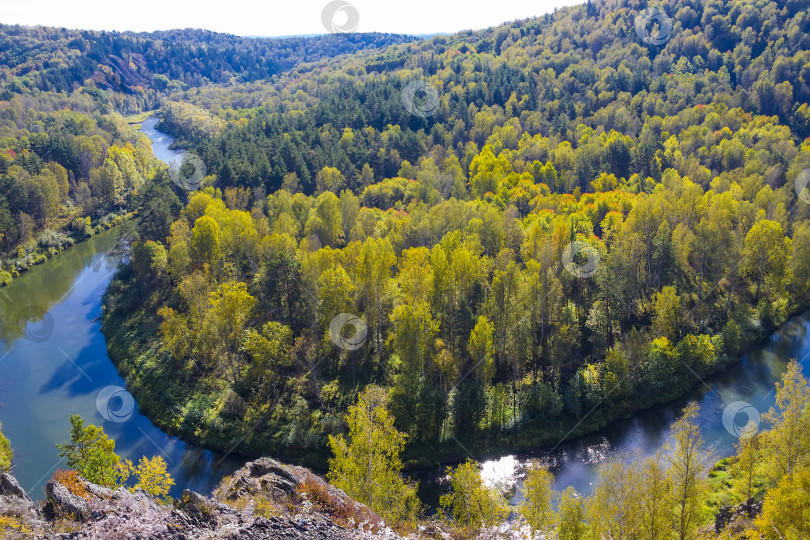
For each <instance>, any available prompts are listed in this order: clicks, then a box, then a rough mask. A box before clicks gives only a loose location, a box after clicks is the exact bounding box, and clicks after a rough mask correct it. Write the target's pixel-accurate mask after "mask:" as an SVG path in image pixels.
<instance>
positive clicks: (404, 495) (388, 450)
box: [327, 386, 420, 521]
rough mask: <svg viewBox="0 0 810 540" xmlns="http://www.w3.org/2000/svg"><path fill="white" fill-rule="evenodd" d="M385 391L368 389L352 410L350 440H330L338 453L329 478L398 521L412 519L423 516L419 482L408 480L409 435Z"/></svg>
mask: <svg viewBox="0 0 810 540" xmlns="http://www.w3.org/2000/svg"><path fill="white" fill-rule="evenodd" d="M386 402H387V397H386V394H385V391H384V390H383V389H382V388H380V387H378V386H368V387H366V389H365V390H363V392H362V393H361V394H360V396H359V397H358V398H357V403H356V404H355V405H353V406H351V407H349V414H348V415H347V418H346V419H347V422H348V424H349V435H348V439H345V438H344V437H343V435H338V436H337V437H335V436H332V435H330V436H329V447H330V448H331V449H332V453H333V454H334V457H333V458H330V459H329V473H328V474H327V478H328V480H329V481H330V482H331V483H332V484H334V485H335V486H336V487H338V488H340V489H342V490H344V491H345V492H346V493H348V494H350V495H351V496H352V497H354V498H355V499H357V500H358V501H360V502H362V503H363V504H366V505H368V506H369V507H370V508H371V509H372V510H374V511H375V512H377V513H378V514H380V515H381V516H383V517H384V518H385V519H388V520H393V521H411V520H413V519H415V518H416V517H417V515H418V514H419V512H420V504H419V499H418V497H417V496H416V488H417V486H416V484H413V483H411V482H407V481H405V480H404V479H403V478H402V474H401V471H402V462H401V461H400V454H401V453H402V449H403V448H404V446H405V435H403V434H402V433H400V432H398V431H397V430H396V428H395V427H394V418H393V417H392V416H391V415H390V413H389V412H388V408H387V403H386Z"/></svg>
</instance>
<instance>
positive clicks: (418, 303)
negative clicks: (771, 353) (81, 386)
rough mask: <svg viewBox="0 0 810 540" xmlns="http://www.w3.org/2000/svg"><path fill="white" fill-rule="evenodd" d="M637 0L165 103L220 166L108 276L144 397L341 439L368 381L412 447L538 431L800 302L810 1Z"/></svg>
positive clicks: (240, 435) (293, 433) (199, 428)
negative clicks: (661, 17)
mask: <svg viewBox="0 0 810 540" xmlns="http://www.w3.org/2000/svg"><path fill="white" fill-rule="evenodd" d="M637 7H638V6H636V5H635V4H632V5H626V4H596V3H591V4H587V5H583V6H579V7H575V8H570V9H565V10H560V11H558V12H557V13H556V14H554V15H550V16H547V17H545V18H541V19H536V20H530V21H525V22H520V23H514V24H510V25H506V26H503V27H498V28H495V29H489V30H485V31H481V32H475V33H462V34H460V35H455V36H451V37H437V38H434V39H432V40H429V41H423V42H417V43H413V44H406V45H398V46H394V47H393V48H391V49H389V50H387V51H385V52H384V53H383V54H381V56H380V57H379V58H377V59H375V57H372V58H370V59H365V58H361V59H354V58H347V59H345V61H344V62H342V63H338V65H336V66H335V67H334V68H332V69H330V70H325V71H324V70H316V71H315V72H311V73H304V72H299V71H295V70H294V71H293V72H292V73H290V74H289V75H288V76H287V75H285V76H281V77H280V78H279V80H278V82H277V83H276V84H275V86H274V85H270V88H268V89H266V90H265V94H264V95H265V96H267V101H266V103H264V104H259V105H255V106H252V107H248V108H241V109H235V108H234V107H232V106H231V105H232V104H233V103H234V102H238V101H239V100H241V99H243V97H244V94H242V93H241V91H240V89H239V87H234V88H231V89H211V90H210V91H208V92H201V93H200V94H199V96H197V97H196V98H190V101H191V103H182V104H181V103H177V104H174V103H172V102H170V103H169V104H167V105H166V106H165V107H164V111H165V114H166V116H165V117H164V119H163V122H164V124H166V125H167V126H168V127H169V128H171V129H172V131H173V132H175V133H177V134H179V135H180V136H182V137H184V139H185V140H186V141H187V142H189V143H190V144H192V145H193V146H194V148H195V149H196V150H197V152H198V153H199V155H200V156H201V157H202V159H203V161H204V162H205V163H206V164H207V166H208V170H209V173H211V174H210V175H209V177H208V178H207V179H206V181H205V182H204V185H207V186H208V187H206V188H205V189H204V190H202V191H200V192H197V193H195V194H192V195H191V196H190V198H189V200H188V203H187V205H186V208H185V209H184V210H183V211H182V212H181V213H180V215H179V216H178V218H177V219H176V220H174V221H173V222H171V221H170V220H168V219H165V220H163V221H161V222H160V223H159V224H156V223H155V220H154V219H151V218H150V219H148V220H145V221H143V222H142V230H141V236H140V242H138V243H137V244H135V245H134V246H133V260H132V265H131V266H130V267H127V268H125V269H124V270H123V271H122V272H121V274H120V275H119V279H118V281H116V282H115V283H114V284H113V286H112V287H111V289H110V291H109V295H108V306H109V308H110V311H109V316H108V322H107V326H106V327H107V328H108V335H109V337H110V345H111V350H112V352H113V355H114V357H115V358H116V359H117V361H118V362H119V365H120V367H121V369H122V370H123V372H124V373H125V374H127V375H128V379H129V381H130V382H131V384H132V385H133V387H134V389H135V391H136V393H137V394H138V396H139V401H140V403H141V406H142V407H143V408H144V409H146V410H148V411H150V414H152V416H154V417H155V418H157V419H158V420H157V421H158V422H159V423H161V425H163V426H164V427H166V428H167V429H171V430H172V431H174V432H178V433H183V434H185V435H186V436H188V437H189V438H190V439H191V440H195V441H200V442H204V443H205V444H208V445H211V446H214V447H220V448H229V447H230V444H232V443H231V442H230V441H233V440H239V441H240V445H239V449H240V451H243V452H246V453H255V452H259V451H268V450H269V451H272V452H275V453H278V454H279V455H300V454H301V453H302V452H303V453H304V454H305V455H310V456H313V459H315V460H316V462H320V463H323V453H324V449H325V441H326V437H327V436H328V435H330V434H334V433H339V432H341V431H342V430H343V429H344V428H343V426H342V421H341V418H342V416H343V414H344V413H345V411H346V408H347V407H348V405H349V404H350V403H352V402H353V400H354V398H355V396H356V395H357V393H358V392H359V391H361V390H362V389H363V388H364V387H365V386H366V385H368V384H372V383H373V384H378V385H381V386H382V387H384V388H387V389H388V391H390V394H391V400H392V412H393V416H394V417H395V418H396V423H397V427H398V428H399V429H401V430H402V431H403V432H405V433H407V434H408V435H409V438H408V444H407V445H406V450H405V452H406V456H409V458H411V459H415V460H423V459H425V458H426V456H428V455H429V456H433V457H434V458H435V456H436V455H437V452H436V448H439V449H440V450H439V451H438V454H447V453H449V454H450V455H459V454H460V449H459V446H458V445H457V444H456V442H455V441H456V440H460V441H463V443H464V445H469V446H470V447H473V448H479V449H489V448H497V447H503V448H512V449H514V448H531V447H536V446H537V445H542V444H554V443H556V442H557V441H558V440H559V439H560V438H561V437H563V436H566V434H567V436H576V435H578V434H582V433H584V432H587V431H590V430H592V429H595V428H598V427H600V426H603V425H605V423H606V422H608V421H610V420H611V419H614V418H617V417H621V416H624V415H626V414H628V413H631V412H633V411H636V410H639V409H641V408H645V407H648V406H650V405H651V404H653V403H656V402H659V401H661V400H666V399H671V398H673V397H676V396H679V395H681V394H682V393H684V392H685V391H686V390H688V389H690V388H692V387H693V386H694V385H696V384H698V383H699V378H698V377H704V376H708V375H710V374H711V373H713V372H714V371H716V370H718V369H722V368H723V367H724V366H727V365H728V364H729V363H732V362H735V361H736V359H737V358H738V355H739V353H740V352H741V351H743V350H744V348H745V347H746V346H747V345H748V344H750V343H752V342H754V341H755V340H757V339H759V338H761V337H763V336H765V335H767V334H768V333H769V332H771V331H772V330H773V329H774V328H776V327H778V326H779V325H780V324H782V323H783V322H785V321H786V320H787V318H788V317H789V316H790V315H792V314H795V313H798V312H800V311H802V310H803V309H805V307H806V305H807V302H808V289H807V286H806V284H807V282H808V280H807V276H808V271H810V267H808V259H807V257H806V253H807V250H808V247H810V226H808V222H807V219H808V205H807V204H806V203H805V202H804V199H802V197H804V196H805V195H806V192H804V191H802V190H801V189H800V188H797V179H798V180H799V182H798V183H800V180H801V178H800V173H801V172H802V171H804V170H805V169H808V168H810V141H807V140H805V139H803V137H804V136H805V135H806V133H805V128H804V127H803V125H804V124H803V123H802V122H803V121H802V120H801V119H802V118H803V116H802V115H803V114H804V112H803V111H806V110H807V106H806V105H805V104H804V101H806V99H807V96H808V95H809V94H808V88H807V83H806V82H805V78H804V75H805V72H804V71H803V69H804V68H803V66H804V64H805V63H806V62H807V59H808V58H810V56H808V54H809V53H808V52H807V50H806V48H807V46H808V45H810V43H808V41H807V37H806V35H805V34H806V33H805V32H804V30H806V28H807V21H806V12H805V11H804V10H802V9H801V7H802V6H801V5H800V4H790V5H787V6H779V5H777V4H775V3H769V2H764V3H762V6H760V8H759V11H758V12H759V13H763V14H770V15H767V16H766V15H762V17H763V20H765V19H766V18H767V17H770V16H773V17H776V18H777V19H778V20H780V24H778V25H775V26H770V25H768V24H759V23H756V21H754V20H753V19H752V17H754V16H755V15H754V14H753V12H752V11H750V10H747V8H744V4H743V3H741V2H730V3H723V4H720V3H712V2H704V3H694V4H689V5H686V4H681V3H679V4H677V5H675V4H673V5H664V7H665V8H667V10H668V11H670V12H672V14H673V20H674V27H673V30H672V35H671V39H669V40H668V41H667V42H666V44H664V45H663V46H651V45H646V44H645V43H643V42H641V40H640V39H639V37H638V36H637V35H636V33H635V32H634V30H633V20H634V17H635V15H636V14H637ZM743 11H744V12H745V15H742V14H741V13H742V12H743ZM698 23H700V24H698ZM721 29H725V30H724V32H725V33H722V32H720V30H721ZM600 36H602V37H601V38H600ZM789 36H793V37H792V38H790V37H789ZM738 37H739V39H740V42H739V43H738V44H737V45H735V46H734V47H731V44H732V43H733V42H734V40H735V39H737V38H738ZM776 42H778V43H780V44H782V45H780V46H778V47H777V46H776V45H775V43H776ZM746 43H750V47H749V46H748V45H745V44H746ZM730 49H731V50H730ZM383 58H388V59H389V60H388V61H387V62H383V60H382V59H383ZM395 58H400V59H402V64H404V67H399V65H398V64H397V62H395V61H394V60H393V59H395ZM707 59H708V60H707ZM364 65H365V66H366V67H364ZM370 65H373V66H374V71H371V69H369V68H368V66H370ZM413 80H416V81H420V82H422V83H424V85H425V86H424V88H423V89H422V91H421V92H416V93H415V95H413V96H411V97H412V98H413V101H412V102H410V103H409V104H403V99H402V95H403V93H402V90H403V89H404V88H406V87H407V82H408V81H413ZM327 81H329V82H330V84H329V85H327V84H326V82H327ZM305 89H306V90H305ZM425 89H427V90H425ZM769 89H770V90H769ZM431 92H435V96H436V97H437V98H438V99H433V98H431V96H430V95H429V94H430V93H431ZM768 92H770V93H768ZM786 92H787V93H789V94H790V95H791V96H792V97H791V98H790V99H787V100H781V101H780V100H779V99H777V100H776V101H773V100H771V97H774V98H775V97H778V96H780V95H783V94H785V93H786ZM185 96H186V94H178V95H177V96H176V98H177V99H178V100H181V99H180V98H181V97H185ZM780 99H781V98H780ZM420 100H421V101H420ZM181 101H182V100H181ZM779 103H781V104H782V105H780V106H777V107H776V108H773V107H771V106H772V105H774V106H775V105H778V104H779ZM769 107H771V108H769ZM800 187H801V186H800ZM133 311H134V312H135V313H136V315H132V313H133ZM344 313H345V314H350V315H351V316H352V317H354V319H352V320H354V321H355V322H354V323H352V324H347V325H345V326H346V331H347V332H349V333H351V331H352V328H354V329H355V330H356V329H357V328H360V329H361V333H363V332H364V333H363V334H362V336H361V337H360V338H358V339H359V340H360V341H361V342H362V343H361V346H360V347H359V348H357V349H356V350H355V349H351V350H347V349H346V347H341V346H340V345H341V339H342V338H340V337H339V336H338V339H336V338H335V335H334V333H335V328H334V324H337V323H334V324H333V322H334V321H335V320H339V321H342V322H340V324H339V325H338V326H340V325H343V324H344V323H346V321H344V320H343V319H336V318H337V317H339V316H341V314H344ZM358 335H360V334H358ZM135 336H138V337H137V338H136V337H135ZM336 342H337V344H336ZM588 411H593V412H592V413H590V414H587V415H585V413H587V412H588ZM583 416H584V417H583ZM254 426H256V427H255V428H254Z"/></svg>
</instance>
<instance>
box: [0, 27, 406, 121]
mask: <svg viewBox="0 0 810 540" xmlns="http://www.w3.org/2000/svg"><path fill="white" fill-rule="evenodd" d="M414 39H416V38H413V37H411V36H404V35H395V34H379V33H366V34H328V35H324V36H320V37H313V38H304V37H290V38H285V39H266V38H246V37H239V36H233V35H229V34H221V33H217V32H210V31H204V30H192V29H186V30H169V31H160V32H144V33H136V32H99V31H91V30H69V29H66V28H50V27H42V26H38V27H25V26H19V25H14V26H12V25H6V24H0V66H2V69H1V70H0V87H2V90H0V93H1V94H2V95H0V97H2V99H10V97H11V96H13V95H14V94H37V93H39V92H67V93H70V92H72V91H74V90H77V89H79V88H82V87H89V88H90V89H91V91H92V92H94V93H98V94H102V95H105V93H109V92H112V93H113V94H117V103H116V105H117V106H118V111H119V112H122V113H125V114H131V113H134V112H139V111H140V110H145V109H149V108H154V107H155V106H158V105H159V104H160V102H161V101H162V99H163V98H164V97H165V96H166V95H168V94H170V93H172V92H176V91H178V90H181V89H187V88H193V87H200V86H203V85H206V84H222V83H229V82H231V80H232V79H235V80H236V81H240V82H250V81H256V80H261V79H267V78H269V77H271V76H273V75H275V74H277V73H281V72H283V71H286V70H288V69H290V68H291V67H293V66H296V65H298V64H301V63H311V62H317V61H319V60H323V59H328V58H332V57H335V56H339V55H344V54H353V53H357V52H359V51H363V50H366V49H372V50H373V49H377V48H381V47H385V46H387V45H391V44H393V43H403V42H407V41H412V40H414Z"/></svg>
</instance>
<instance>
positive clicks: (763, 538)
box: [750, 468, 810, 540]
mask: <svg viewBox="0 0 810 540" xmlns="http://www.w3.org/2000/svg"><path fill="white" fill-rule="evenodd" d="M755 523H756V533H754V534H756V536H755V535H754V534H752V535H751V537H750V538H752V540H753V539H756V540H806V539H807V538H810V469H808V468H801V469H798V470H797V471H796V472H794V473H793V474H788V475H787V476H785V477H784V478H782V479H781V480H780V481H779V484H778V485H777V486H776V487H775V488H774V489H772V490H770V491H769V492H768V494H767V495H766V496H765V502H764V503H763V505H762V514H760V515H759V517H758V518H757V519H756V521H755Z"/></svg>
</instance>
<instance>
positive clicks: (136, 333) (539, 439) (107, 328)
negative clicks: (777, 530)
mask: <svg viewBox="0 0 810 540" xmlns="http://www.w3.org/2000/svg"><path fill="white" fill-rule="evenodd" d="M108 301H109V298H107V295H106V293H105V298H104V306H105V310H104V318H103V322H102V327H101V329H102V333H103V334H104V335H105V338H106V340H107V349H108V354H109V356H110V358H111V360H112V361H113V363H114V364H115V365H116V367H117V368H118V370H119V373H120V374H121V376H122V377H124V379H125V380H126V381H127V389H128V390H129V391H130V392H131V393H132V394H133V396H134V397H135V399H136V400H137V401H138V402H139V407H140V410H141V411H142V412H143V413H144V414H145V415H146V416H148V417H149V419H150V420H151V421H152V422H154V423H155V425H157V426H158V427H160V428H161V429H163V430H164V431H166V432H167V433H169V434H171V435H172V436H175V437H177V438H178V439H180V440H182V441H184V442H187V443H189V444H193V445H195V446H198V447H200V448H203V449H207V450H212V451H216V452H222V451H226V452H230V453H235V454H237V455H240V456H242V457H245V458H256V457H261V456H262V455H268V454H270V455H273V456H274V457H277V458H278V459H281V460H284V461H288V462H290V463H295V464H299V465H303V466H307V467H311V468H313V469H316V470H320V471H326V470H327V468H328V467H327V460H328V458H329V456H330V454H329V452H328V449H327V448H326V447H324V448H323V449H322V450H323V451H322V452H314V453H312V454H304V455H301V454H298V455H296V454H295V453H292V452H290V453H284V452H280V453H273V452H272V451H271V452H267V451H264V452H263V451H261V450H256V451H254V452H241V451H237V450H234V446H233V442H232V441H228V440H226V441H221V440H217V439H214V438H206V437H199V436H198V435H196V434H195V433H194V432H193V431H190V430H188V431H187V430H183V429H179V430H178V429H176V428H175V427H174V426H172V425H171V424H170V423H168V422H166V421H165V420H164V419H165V418H167V417H169V412H170V411H169V409H164V410H161V409H151V408H147V407H144V405H143V404H144V403H154V402H155V401H158V400H157V399H156V396H155V393H154V392H152V391H150V388H152V387H151V386H150V385H149V384H147V383H148V380H144V379H141V378H140V374H141V373H143V372H149V371H151V373H152V376H156V377H162V375H159V373H160V372H159V370H156V369H155V365H156V364H157V363H158V362H159V360H158V359H157V358H156V357H155V356H154V355H150V353H151V351H154V350H155V348H158V349H159V345H157V344H156V343H155V341H154V340H150V339H149V338H148V337H147V336H150V335H152V336H153V335H154V333H153V332H152V331H151V330H150V329H149V328H148V327H147V328H140V327H139V326H138V325H137V322H136V324H133V321H127V320H123V319H120V318H118V317H117V316H116V315H113V314H112V313H114V306H111V305H109V304H108ZM805 313H807V307H806V306H805V307H803V308H801V309H798V310H796V311H795V312H794V313H792V314H790V315H789V316H788V318H787V320H786V321H785V322H784V323H783V324H782V325H780V326H778V327H774V328H772V329H769V330H763V332H762V334H761V335H756V336H753V337H750V338H749V339H748V340H744V339H743V338H741V341H740V350H739V352H738V354H737V355H736V356H735V357H734V359H732V360H730V361H728V362H725V363H722V364H717V365H716V366H715V368H714V370H713V371H711V372H709V373H706V374H705V375H702V378H703V379H704V380H706V382H707V383H710V382H711V378H712V377H714V376H717V375H718V374H720V373H722V372H724V371H726V370H728V369H729V368H731V367H734V366H735V365H737V364H738V363H739V362H740V360H741V358H742V356H744V355H745V354H747V352H748V351H749V350H751V349H753V348H755V347H756V346H757V345H760V344H763V343H764V342H766V341H767V340H769V339H770V338H771V337H772V336H773V335H774V334H776V333H778V332H779V331H781V329H782V328H783V327H784V325H785V324H787V323H788V322H790V321H791V320H792V319H794V318H796V317H800V316H802V315H803V314H805ZM143 316H144V314H139V318H138V319H137V320H136V321H140V320H141V317H143ZM146 320H147V321H148V320H149V317H148V316H147V317H146ZM151 322H154V321H151ZM749 335H750V334H749ZM143 345H147V348H143ZM690 376H691V377H692V379H693V382H692V383H691V385H690V386H688V387H686V388H685V390H683V391H676V392H672V393H670V394H666V393H660V394H658V396H659V397H658V398H657V399H656V400H653V401H650V402H647V403H644V404H641V405H640V406H639V407H638V408H636V409H631V410H628V411H622V412H620V413H616V415H615V416H614V417H612V418H610V419H600V420H599V422H598V423H588V422H587V421H585V422H582V423H579V419H574V420H572V425H568V426H562V427H560V428H559V430H558V431H556V432H552V433H549V432H546V433H543V434H542V435H541V434H540V433H530V434H526V433H525V432H524V433H520V434H519V436H521V437H522V436H526V435H528V437H529V440H527V441H521V440H515V441H514V442H512V441H510V440H508V439H502V440H499V441H496V442H495V443H493V444H492V445H490V446H487V447H482V446H475V447H474V451H475V452H476V454H477V455H479V456H480V457H481V458H482V459H493V458H496V457H500V456H502V455H504V454H506V453H519V454H527V455H542V451H543V450H548V449H549V448H550V447H552V446H554V445H556V444H558V443H562V442H564V441H570V440H575V439H578V438H582V437H586V436H588V435H591V434H593V433H596V432H598V431H600V430H603V429H605V428H607V427H609V425H610V424H611V423H613V422H617V421H620V420H623V419H627V418H629V417H632V416H633V415H635V414H638V413H640V412H643V411H645V410H649V409H651V408H654V407H656V406H659V405H664V404H667V403H670V402H673V401H678V400H681V399H683V398H685V397H686V396H687V395H689V394H690V393H692V392H693V391H694V390H695V389H696V388H698V387H699V386H700V385H701V384H703V382H702V381H701V379H698V378H696V377H695V376H694V375H691V374H690ZM130 381H137V384H132V383H131V382H130ZM178 390H182V388H179V389H178ZM170 392H172V391H170ZM172 393H173V392H172ZM158 402H161V401H158ZM163 402H164V403H165V401H163ZM573 424H578V426H579V427H578V428H577V429H572V428H573ZM565 434H568V437H566V438H563V435H565ZM241 435H244V434H243V433H239V432H237V433H234V436H241ZM408 450H411V452H409V451H407V450H406V452H405V453H404V455H403V463H404V470H405V471H407V472H411V471H419V470H428V469H433V468H436V467H438V466H443V465H448V464H458V463H461V462H463V461H464V460H465V459H466V458H467V453H466V451H465V450H463V449H461V448H460V446H459V445H458V444H457V443H455V442H452V441H450V442H444V443H443V444H441V445H440V446H438V447H436V446H434V447H432V448H430V449H427V451H426V452H425V453H424V454H421V455H420V453H419V449H417V451H416V452H415V453H412V452H413V450H412V449H408ZM727 458H728V456H725V457H721V458H719V461H718V462H717V464H716V466H720V465H722V464H723V463H724V461H725V460H726V459H727Z"/></svg>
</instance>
